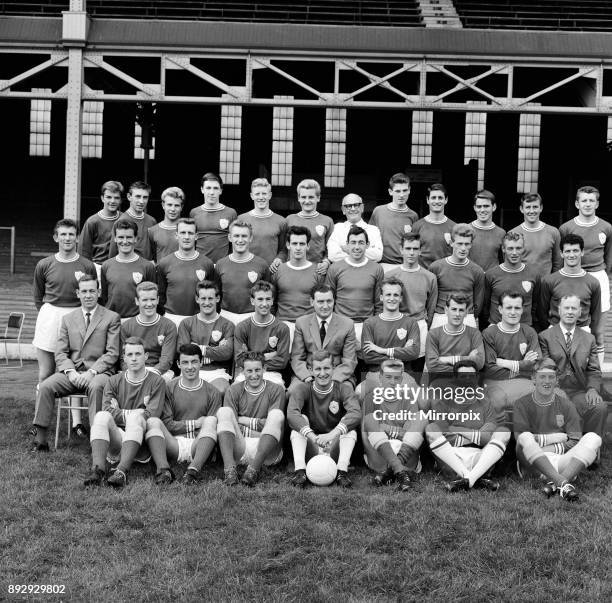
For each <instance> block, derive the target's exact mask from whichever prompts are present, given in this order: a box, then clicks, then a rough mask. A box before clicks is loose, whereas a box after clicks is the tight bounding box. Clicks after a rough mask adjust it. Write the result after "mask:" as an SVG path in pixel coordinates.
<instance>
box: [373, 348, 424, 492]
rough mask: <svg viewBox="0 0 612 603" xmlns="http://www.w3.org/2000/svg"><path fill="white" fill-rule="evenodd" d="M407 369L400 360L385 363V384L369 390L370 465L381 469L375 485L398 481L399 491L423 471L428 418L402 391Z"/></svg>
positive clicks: (378, 469)
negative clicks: (404, 372) (424, 434)
mask: <svg viewBox="0 0 612 603" xmlns="http://www.w3.org/2000/svg"><path fill="white" fill-rule="evenodd" d="M403 369H404V364H403V363H402V362H401V361H400V360H391V359H389V360H383V362H382V363H381V365H380V382H381V387H380V388H379V387H376V388H373V389H372V390H371V391H368V392H367V393H366V398H365V402H364V419H363V424H362V439H363V447H364V450H365V460H366V464H367V465H368V467H369V468H370V469H373V470H374V471H377V472H378V474H377V475H376V477H375V478H374V482H373V483H374V485H375V486H383V485H386V484H390V483H391V482H392V481H393V480H395V481H396V482H397V484H398V490H401V491H402V492H405V491H406V490H408V489H409V488H410V487H411V486H412V483H413V481H414V480H415V479H416V474H417V473H418V472H420V471H421V461H420V459H419V448H420V447H421V444H422V443H423V432H424V430H425V424H426V420H425V419H424V418H421V412H420V410H419V407H418V405H417V404H416V401H415V399H414V398H411V397H410V396H405V395H403V394H401V390H400V388H399V387H398V386H400V385H401V383H402V377H403ZM407 389H409V388H407ZM410 391H412V392H413V393H414V390H410Z"/></svg>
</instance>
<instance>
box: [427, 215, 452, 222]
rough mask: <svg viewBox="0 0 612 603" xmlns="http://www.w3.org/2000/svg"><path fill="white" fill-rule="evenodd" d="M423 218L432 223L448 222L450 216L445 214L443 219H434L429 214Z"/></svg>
mask: <svg viewBox="0 0 612 603" xmlns="http://www.w3.org/2000/svg"><path fill="white" fill-rule="evenodd" d="M423 220H425V222H429V223H430V224H444V223H445V222H448V216H444V219H443V220H432V218H431V216H429V215H427V216H425V217H424V218H423Z"/></svg>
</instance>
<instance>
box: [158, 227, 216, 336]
mask: <svg viewBox="0 0 612 603" xmlns="http://www.w3.org/2000/svg"><path fill="white" fill-rule="evenodd" d="M196 236H197V235H196V224H195V221H194V220H193V219H192V218H179V221H178V222H177V225H176V238H177V239H178V245H179V248H178V251H175V252H174V253H172V254H170V255H167V256H166V257H165V258H163V259H162V260H161V261H160V262H159V263H158V264H157V284H158V285H159V299H160V304H161V306H162V307H163V308H164V311H165V316H166V318H169V319H170V320H171V321H172V322H173V323H174V324H175V325H176V326H177V327H178V325H179V324H180V323H181V320H183V319H184V318H186V317H187V316H193V315H194V314H195V313H196V312H197V310H198V306H197V304H196V302H195V297H194V295H195V290H196V285H197V284H198V283H202V282H203V281H205V280H215V279H216V278H217V275H216V273H215V266H214V264H213V263H212V261H211V260H210V259H209V258H207V257H206V256H205V255H203V254H202V253H200V252H199V251H198V250H197V249H196Z"/></svg>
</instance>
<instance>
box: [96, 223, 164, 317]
mask: <svg viewBox="0 0 612 603" xmlns="http://www.w3.org/2000/svg"><path fill="white" fill-rule="evenodd" d="M137 235H138V226H136V223H135V222H132V220H126V219H124V218H121V219H119V220H117V222H116V224H115V245H116V246H117V251H118V253H117V255H116V256H115V257H112V258H109V259H108V260H106V261H105V262H104V264H102V269H101V270H100V279H101V282H102V295H101V297H102V303H103V304H104V305H105V306H106V307H107V308H108V309H109V310H112V311H113V312H117V314H119V316H121V318H122V319H124V320H127V319H128V318H131V317H132V316H136V315H137V314H138V306H137V305H136V304H135V303H134V299H135V298H136V287H137V285H138V284H139V283H143V282H145V281H155V278H156V274H155V265H154V264H153V262H151V261H149V260H145V259H144V258H141V257H140V256H139V255H138V254H137V253H136V252H135V251H134V247H135V245H136V237H137Z"/></svg>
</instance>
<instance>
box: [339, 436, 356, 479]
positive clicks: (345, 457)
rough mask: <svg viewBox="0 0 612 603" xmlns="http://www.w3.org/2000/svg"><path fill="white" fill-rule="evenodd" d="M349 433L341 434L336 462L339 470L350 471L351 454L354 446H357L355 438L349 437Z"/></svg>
mask: <svg viewBox="0 0 612 603" xmlns="http://www.w3.org/2000/svg"><path fill="white" fill-rule="evenodd" d="M347 435H348V434H347ZM347 435H344V436H340V442H339V446H340V452H339V454H338V462H337V463H336V464H337V465H338V471H348V466H349V463H350V461H351V454H353V448H355V438H353V437H347Z"/></svg>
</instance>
